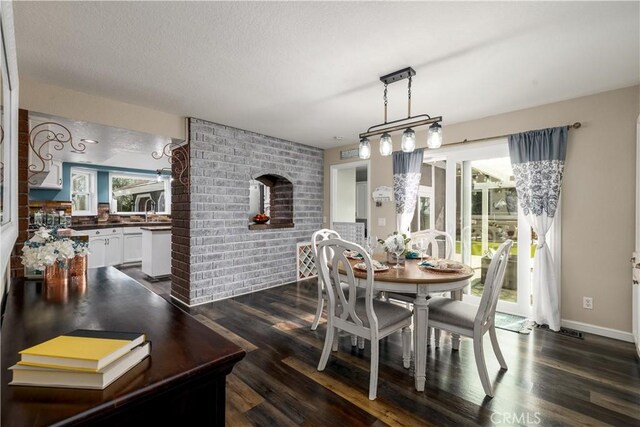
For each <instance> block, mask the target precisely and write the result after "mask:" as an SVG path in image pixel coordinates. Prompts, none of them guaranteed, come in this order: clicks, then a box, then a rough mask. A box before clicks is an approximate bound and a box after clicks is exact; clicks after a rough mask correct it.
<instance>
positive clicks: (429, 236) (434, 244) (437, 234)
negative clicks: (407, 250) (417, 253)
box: [411, 229, 453, 259]
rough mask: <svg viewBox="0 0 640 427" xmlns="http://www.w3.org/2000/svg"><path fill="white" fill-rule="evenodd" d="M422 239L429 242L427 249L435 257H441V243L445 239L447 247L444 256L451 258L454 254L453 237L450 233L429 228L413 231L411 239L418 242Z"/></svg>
mask: <svg viewBox="0 0 640 427" xmlns="http://www.w3.org/2000/svg"><path fill="white" fill-rule="evenodd" d="M420 239H424V240H426V242H427V251H428V252H429V254H430V255H431V256H432V257H433V258H440V243H441V242H442V240H443V239H444V244H445V248H444V251H443V253H442V255H444V256H443V258H447V259H451V255H452V254H453V239H452V238H451V235H449V233H446V232H444V231H440V230H434V229H428V230H421V231H416V232H415V233H411V241H412V242H414V243H417V242H419V241H420Z"/></svg>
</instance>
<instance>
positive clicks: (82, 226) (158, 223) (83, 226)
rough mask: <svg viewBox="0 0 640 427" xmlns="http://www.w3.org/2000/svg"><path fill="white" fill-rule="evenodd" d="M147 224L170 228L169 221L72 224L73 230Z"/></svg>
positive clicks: (143, 225)
mask: <svg viewBox="0 0 640 427" xmlns="http://www.w3.org/2000/svg"><path fill="white" fill-rule="evenodd" d="M149 226H166V227H169V228H171V221H155V222H144V221H141V222H105V223H100V224H74V225H72V226H71V227H69V228H71V229H73V230H99V229H102V228H120V227H149Z"/></svg>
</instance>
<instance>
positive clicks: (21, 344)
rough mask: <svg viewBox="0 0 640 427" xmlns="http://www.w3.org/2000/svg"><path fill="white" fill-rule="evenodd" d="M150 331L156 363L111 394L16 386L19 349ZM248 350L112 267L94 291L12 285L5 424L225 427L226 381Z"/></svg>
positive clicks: (96, 279)
mask: <svg viewBox="0 0 640 427" xmlns="http://www.w3.org/2000/svg"><path fill="white" fill-rule="evenodd" d="M78 328H83V329H107V330H116V331H139V332H144V333H145V334H146V335H147V338H148V339H149V340H150V341H151V342H152V347H151V356H150V357H148V358H146V359H145V360H143V361H142V362H141V363H140V364H139V365H137V366H136V367H134V368H133V369H132V370H131V371H129V372H127V373H126V374H124V375H123V376H122V377H121V378H119V379H118V380H116V381H115V382H114V383H112V384H111V385H110V386H108V387H107V388H106V389H104V390H81V389H70V388H69V389H64V388H44V387H25V386H9V385H8V383H9V381H10V380H11V373H10V371H8V370H7V368H8V367H10V366H12V365H14V364H15V363H16V362H17V361H18V359H19V355H18V351H19V350H22V349H24V348H27V347H30V346H32V345H35V344H38V343H40V342H42V341H45V340H48V339H50V338H53V337H56V336H58V335H60V334H63V333H65V332H70V331H72V330H74V329H78ZM244 354H245V352H244V351H243V350H242V349H240V348H239V347H238V346H236V345H235V344H233V343H231V342H230V341H228V340H226V339H225V338H223V337H221V336H220V335H218V334H216V333H215V332H213V331H212V330H210V329H209V328H207V327H206V326H204V325H202V324H201V323H200V322H198V321H197V320H195V319H193V318H192V317H191V316H189V315H188V314H186V313H185V312H184V311H182V310H180V309H179V308H178V307H176V306H174V305H172V304H169V303H168V302H167V301H165V300H164V299H163V298H161V297H160V296H158V295H156V294H154V293H153V292H151V291H149V290H147V289H146V288H144V287H143V286H142V285H140V284H139V283H138V282H136V281H135V280H133V279H131V278H130V277H129V276H127V275H125V274H124V273H122V272H120V271H118V270H116V269H115V268H113V267H102V268H96V269H89V272H88V276H87V281H86V285H85V286H76V285H69V287H68V289H67V290H66V291H61V290H58V291H54V292H52V291H51V289H47V288H46V287H44V286H43V285H42V283H39V282H29V281H26V280H23V279H19V280H15V281H14V282H13V283H12V287H11V290H10V292H9V295H8V300H7V307H6V312H5V317H4V322H3V324H2V365H1V367H2V396H1V401H2V417H1V418H2V425H3V426H9V425H11V426H14V425H15V426H22V425H25V426H26V425H29V426H38V425H51V424H57V423H60V424H66V423H74V424H75V423H92V424H93V423H98V424H107V425H109V424H111V425H113V424H118V425H133V424H136V425H141V424H140V423H142V425H146V424H147V423H148V422H152V423H153V422H161V423H162V422H164V423H167V422H172V423H173V422H180V423H184V424H185V425H187V424H190V423H191V422H192V421H193V422H196V420H197V418H198V417H202V416H204V417H205V418H204V420H208V421H207V423H208V424H207V425H219V424H220V422H222V423H223V424H224V407H225V395H224V387H225V376H226V375H227V374H228V373H229V372H230V371H231V369H232V368H233V365H234V364H235V363H237V362H238V361H239V360H241V359H242V358H243V357H244Z"/></svg>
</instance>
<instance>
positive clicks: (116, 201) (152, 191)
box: [109, 173, 171, 215]
mask: <svg viewBox="0 0 640 427" xmlns="http://www.w3.org/2000/svg"><path fill="white" fill-rule="evenodd" d="M109 194H111V202H110V205H111V213H115V214H139V215H143V214H144V213H145V212H151V211H153V212H155V213H158V214H167V215H168V214H170V213H171V179H170V177H169V176H167V175H155V174H153V175H152V174H133V173H110V174H109Z"/></svg>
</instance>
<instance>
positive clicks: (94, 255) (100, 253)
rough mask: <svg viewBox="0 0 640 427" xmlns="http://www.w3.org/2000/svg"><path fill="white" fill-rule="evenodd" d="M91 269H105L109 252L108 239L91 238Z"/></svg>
mask: <svg viewBox="0 0 640 427" xmlns="http://www.w3.org/2000/svg"><path fill="white" fill-rule="evenodd" d="M89 252H91V253H90V254H89V256H88V257H87V259H88V261H89V268H95V267H104V266H105V263H104V260H105V255H106V252H107V243H106V237H89Z"/></svg>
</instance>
